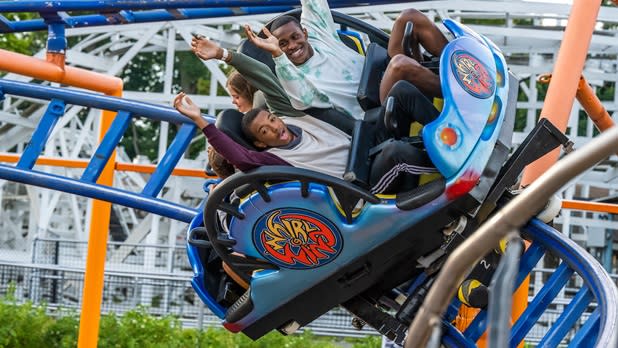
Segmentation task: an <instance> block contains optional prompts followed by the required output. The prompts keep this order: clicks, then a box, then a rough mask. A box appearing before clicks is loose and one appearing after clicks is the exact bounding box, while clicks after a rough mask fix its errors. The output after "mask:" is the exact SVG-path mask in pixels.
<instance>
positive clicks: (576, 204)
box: [562, 200, 618, 214]
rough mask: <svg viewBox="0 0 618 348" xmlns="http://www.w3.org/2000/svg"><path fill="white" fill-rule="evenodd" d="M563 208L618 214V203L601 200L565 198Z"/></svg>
mask: <svg viewBox="0 0 618 348" xmlns="http://www.w3.org/2000/svg"><path fill="white" fill-rule="evenodd" d="M562 209H573V210H585V211H596V212H599V213H612V214H618V204H608V203H599V202H587V201H574V200H573V201H571V200H565V201H562Z"/></svg>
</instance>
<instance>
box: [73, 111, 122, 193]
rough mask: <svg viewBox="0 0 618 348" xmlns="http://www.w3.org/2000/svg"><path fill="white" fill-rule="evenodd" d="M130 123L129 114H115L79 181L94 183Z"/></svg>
mask: <svg viewBox="0 0 618 348" xmlns="http://www.w3.org/2000/svg"><path fill="white" fill-rule="evenodd" d="M130 122H131V114H130V113H128V112H126V111H120V112H118V113H117V114H116V117H115V118H114V121H113V122H112V125H111V126H110V127H109V130H108V131H107V133H105V136H104V137H103V140H101V143H100V144H99V146H98V147H97V150H96V151H95V152H94V155H93V156H92V158H91V159H90V163H88V167H86V169H85V170H84V173H83V174H82V177H81V181H85V182H96V181H97V179H99V176H100V175H101V173H102V172H103V168H105V164H106V163H107V161H108V160H109V158H110V157H111V156H112V153H114V150H115V149H116V146H118V142H119V141H120V139H122V136H123V135H124V132H125V131H126V130H127V127H129V123H130Z"/></svg>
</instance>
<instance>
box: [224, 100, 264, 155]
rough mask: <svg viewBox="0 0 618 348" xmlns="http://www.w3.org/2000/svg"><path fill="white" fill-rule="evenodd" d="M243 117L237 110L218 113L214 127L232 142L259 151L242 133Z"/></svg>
mask: <svg viewBox="0 0 618 348" xmlns="http://www.w3.org/2000/svg"><path fill="white" fill-rule="evenodd" d="M243 115H244V114H243V113H242V112H240V111H238V110H234V109H228V110H223V111H221V112H220V113H219V115H217V122H216V123H215V126H216V127H217V129H219V130H220V131H222V132H223V133H225V134H227V135H228V136H229V137H230V138H232V140H234V141H235V142H237V143H238V144H240V145H242V146H244V147H245V148H247V149H249V150H254V151H259V149H258V148H256V147H255V146H253V144H252V143H251V142H250V141H249V140H248V139H247V138H246V137H245V135H244V134H243V132H242V127H241V121H242V117H243Z"/></svg>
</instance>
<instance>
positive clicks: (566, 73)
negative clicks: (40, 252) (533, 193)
mask: <svg viewBox="0 0 618 348" xmlns="http://www.w3.org/2000/svg"><path fill="white" fill-rule="evenodd" d="M600 7H601V0H575V1H573V5H572V7H571V14H570V15H569V21H568V25H567V27H566V30H565V33H564V37H563V40H562V44H561V45H560V51H559V52H558V57H557V59H556V64H555V66H554V71H553V73H552V81H551V83H550V84H549V88H548V89H547V95H546V97H545V103H544V105H543V110H542V111H541V117H544V118H547V119H548V120H550V121H551V122H552V123H553V124H554V125H555V126H556V127H557V128H558V129H560V130H561V131H562V132H565V131H566V128H567V124H568V121H569V115H570V112H571V109H572V107H573V100H574V98H575V94H576V91H577V86H578V84H579V78H580V77H581V75H582V74H581V72H582V70H583V68H584V62H585V61H586V55H587V53H588V47H589V46H590V39H591V38H592V33H593V31H594V26H595V24H596V18H597V15H598V13H599V9H600ZM559 154H560V149H556V150H554V151H552V152H551V153H549V154H547V155H545V156H543V157H542V158H540V159H539V160H537V161H536V162H534V163H532V164H531V165H529V166H528V167H526V170H525V171H524V175H523V178H522V185H523V186H527V185H528V184H530V183H531V182H532V181H534V180H535V179H536V178H538V177H539V176H540V175H541V174H542V173H544V172H545V171H547V169H549V167H551V166H552V165H553V164H554V163H555V162H556V160H557V159H558V155H559Z"/></svg>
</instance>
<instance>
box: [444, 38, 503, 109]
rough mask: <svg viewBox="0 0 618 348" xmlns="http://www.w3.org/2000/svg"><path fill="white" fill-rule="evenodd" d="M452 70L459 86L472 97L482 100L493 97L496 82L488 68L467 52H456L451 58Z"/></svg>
mask: <svg viewBox="0 0 618 348" xmlns="http://www.w3.org/2000/svg"><path fill="white" fill-rule="evenodd" d="M451 69H452V70H453V75H455V79H456V80H457V82H459V85H460V86H461V87H462V88H463V89H464V90H465V91H466V92H468V93H469V94H470V95H473V96H475V97H477V98H480V99H485V98H489V97H491V95H492V94H493V93H494V89H495V87H496V81H495V79H494V78H493V76H491V74H490V73H489V71H488V69H487V67H485V65H484V64H483V63H481V62H480V61H479V60H478V59H477V58H476V57H475V56H473V55H472V54H470V53H468V52H466V51H461V50H460V51H455V53H453V55H452V58H451Z"/></svg>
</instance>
